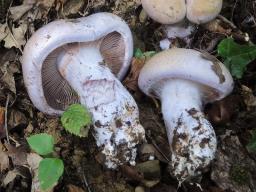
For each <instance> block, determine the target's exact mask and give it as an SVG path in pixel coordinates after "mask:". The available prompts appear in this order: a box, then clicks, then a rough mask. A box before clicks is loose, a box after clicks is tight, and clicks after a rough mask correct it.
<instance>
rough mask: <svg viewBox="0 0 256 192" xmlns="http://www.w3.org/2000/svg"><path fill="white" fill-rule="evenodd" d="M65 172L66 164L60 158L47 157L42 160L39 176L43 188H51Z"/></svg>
mask: <svg viewBox="0 0 256 192" xmlns="http://www.w3.org/2000/svg"><path fill="white" fill-rule="evenodd" d="M63 172H64V164H63V161H62V160H61V159H58V158H45V159H43V160H41V161H40V164H39V173H38V178H39V182H40V188H41V189H42V190H47V189H51V188H53V187H54V186H55V184H56V183H57V182H58V180H59V178H60V177H61V176H62V174H63Z"/></svg>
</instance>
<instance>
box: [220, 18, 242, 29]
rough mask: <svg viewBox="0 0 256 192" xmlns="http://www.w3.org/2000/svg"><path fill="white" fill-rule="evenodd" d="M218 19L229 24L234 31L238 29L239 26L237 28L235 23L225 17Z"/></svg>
mask: <svg viewBox="0 0 256 192" xmlns="http://www.w3.org/2000/svg"><path fill="white" fill-rule="evenodd" d="M217 18H218V19H220V20H222V21H223V22H225V23H227V24H228V25H229V26H230V27H231V28H232V29H237V26H235V24H234V23H233V22H231V21H229V20H228V19H227V18H225V17H223V16H222V15H218V17H217Z"/></svg>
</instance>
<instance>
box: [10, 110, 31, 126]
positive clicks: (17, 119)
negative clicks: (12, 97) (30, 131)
mask: <svg viewBox="0 0 256 192" xmlns="http://www.w3.org/2000/svg"><path fill="white" fill-rule="evenodd" d="M9 112H10V115H9V120H8V126H9V127H10V128H14V127H16V126H18V125H24V124H27V123H28V121H27V118H26V117H25V115H24V114H23V113H21V112H20V111H18V110H14V109H11V110H10V111H9Z"/></svg>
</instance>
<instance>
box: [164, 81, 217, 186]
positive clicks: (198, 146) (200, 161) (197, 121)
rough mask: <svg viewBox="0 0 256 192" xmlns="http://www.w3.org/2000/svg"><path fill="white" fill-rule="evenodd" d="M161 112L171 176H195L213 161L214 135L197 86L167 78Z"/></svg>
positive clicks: (182, 177)
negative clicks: (168, 152) (202, 110)
mask: <svg viewBox="0 0 256 192" xmlns="http://www.w3.org/2000/svg"><path fill="white" fill-rule="evenodd" d="M161 101H162V113H163V116H164V119H165V124H166V127H167V134H168V139H169V143H170V148H171V151H172V161H171V162H170V163H171V166H170V167H171V169H172V173H173V174H174V175H175V176H176V177H177V178H178V179H179V181H181V182H182V181H184V180H185V179H187V178H188V177H190V176H196V175H198V174H200V173H201V171H202V170H203V169H204V168H205V167H207V166H208V165H209V163H210V161H211V160H212V159H213V158H214V154H215V151H216V136H215V133H214V130H213V127H212V126H211V124H210V123H209V122H208V121H207V120H206V119H205V116H204V114H203V113H202V112H201V109H202V96H201V92H200V88H199V85H197V84H195V83H193V82H189V81H187V80H180V79H171V80H168V81H166V82H165V84H164V86H163V88H162V91H161Z"/></svg>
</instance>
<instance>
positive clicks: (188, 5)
mask: <svg viewBox="0 0 256 192" xmlns="http://www.w3.org/2000/svg"><path fill="white" fill-rule="evenodd" d="M141 2H142V6H143V8H144V10H145V11H146V12H147V14H148V15H149V16H150V17H151V18H152V19H154V20H155V21H157V22H159V23H162V24H175V23H178V22H181V21H182V20H183V19H184V18H185V17H187V19H188V20H189V21H190V22H192V23H196V24H202V23H207V22H209V21H210V20H212V19H214V18H215V17H216V16H217V15H218V14H219V13H220V11H221V8H222V0H186V1H185V0H150V1H149V0H142V1H141Z"/></svg>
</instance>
